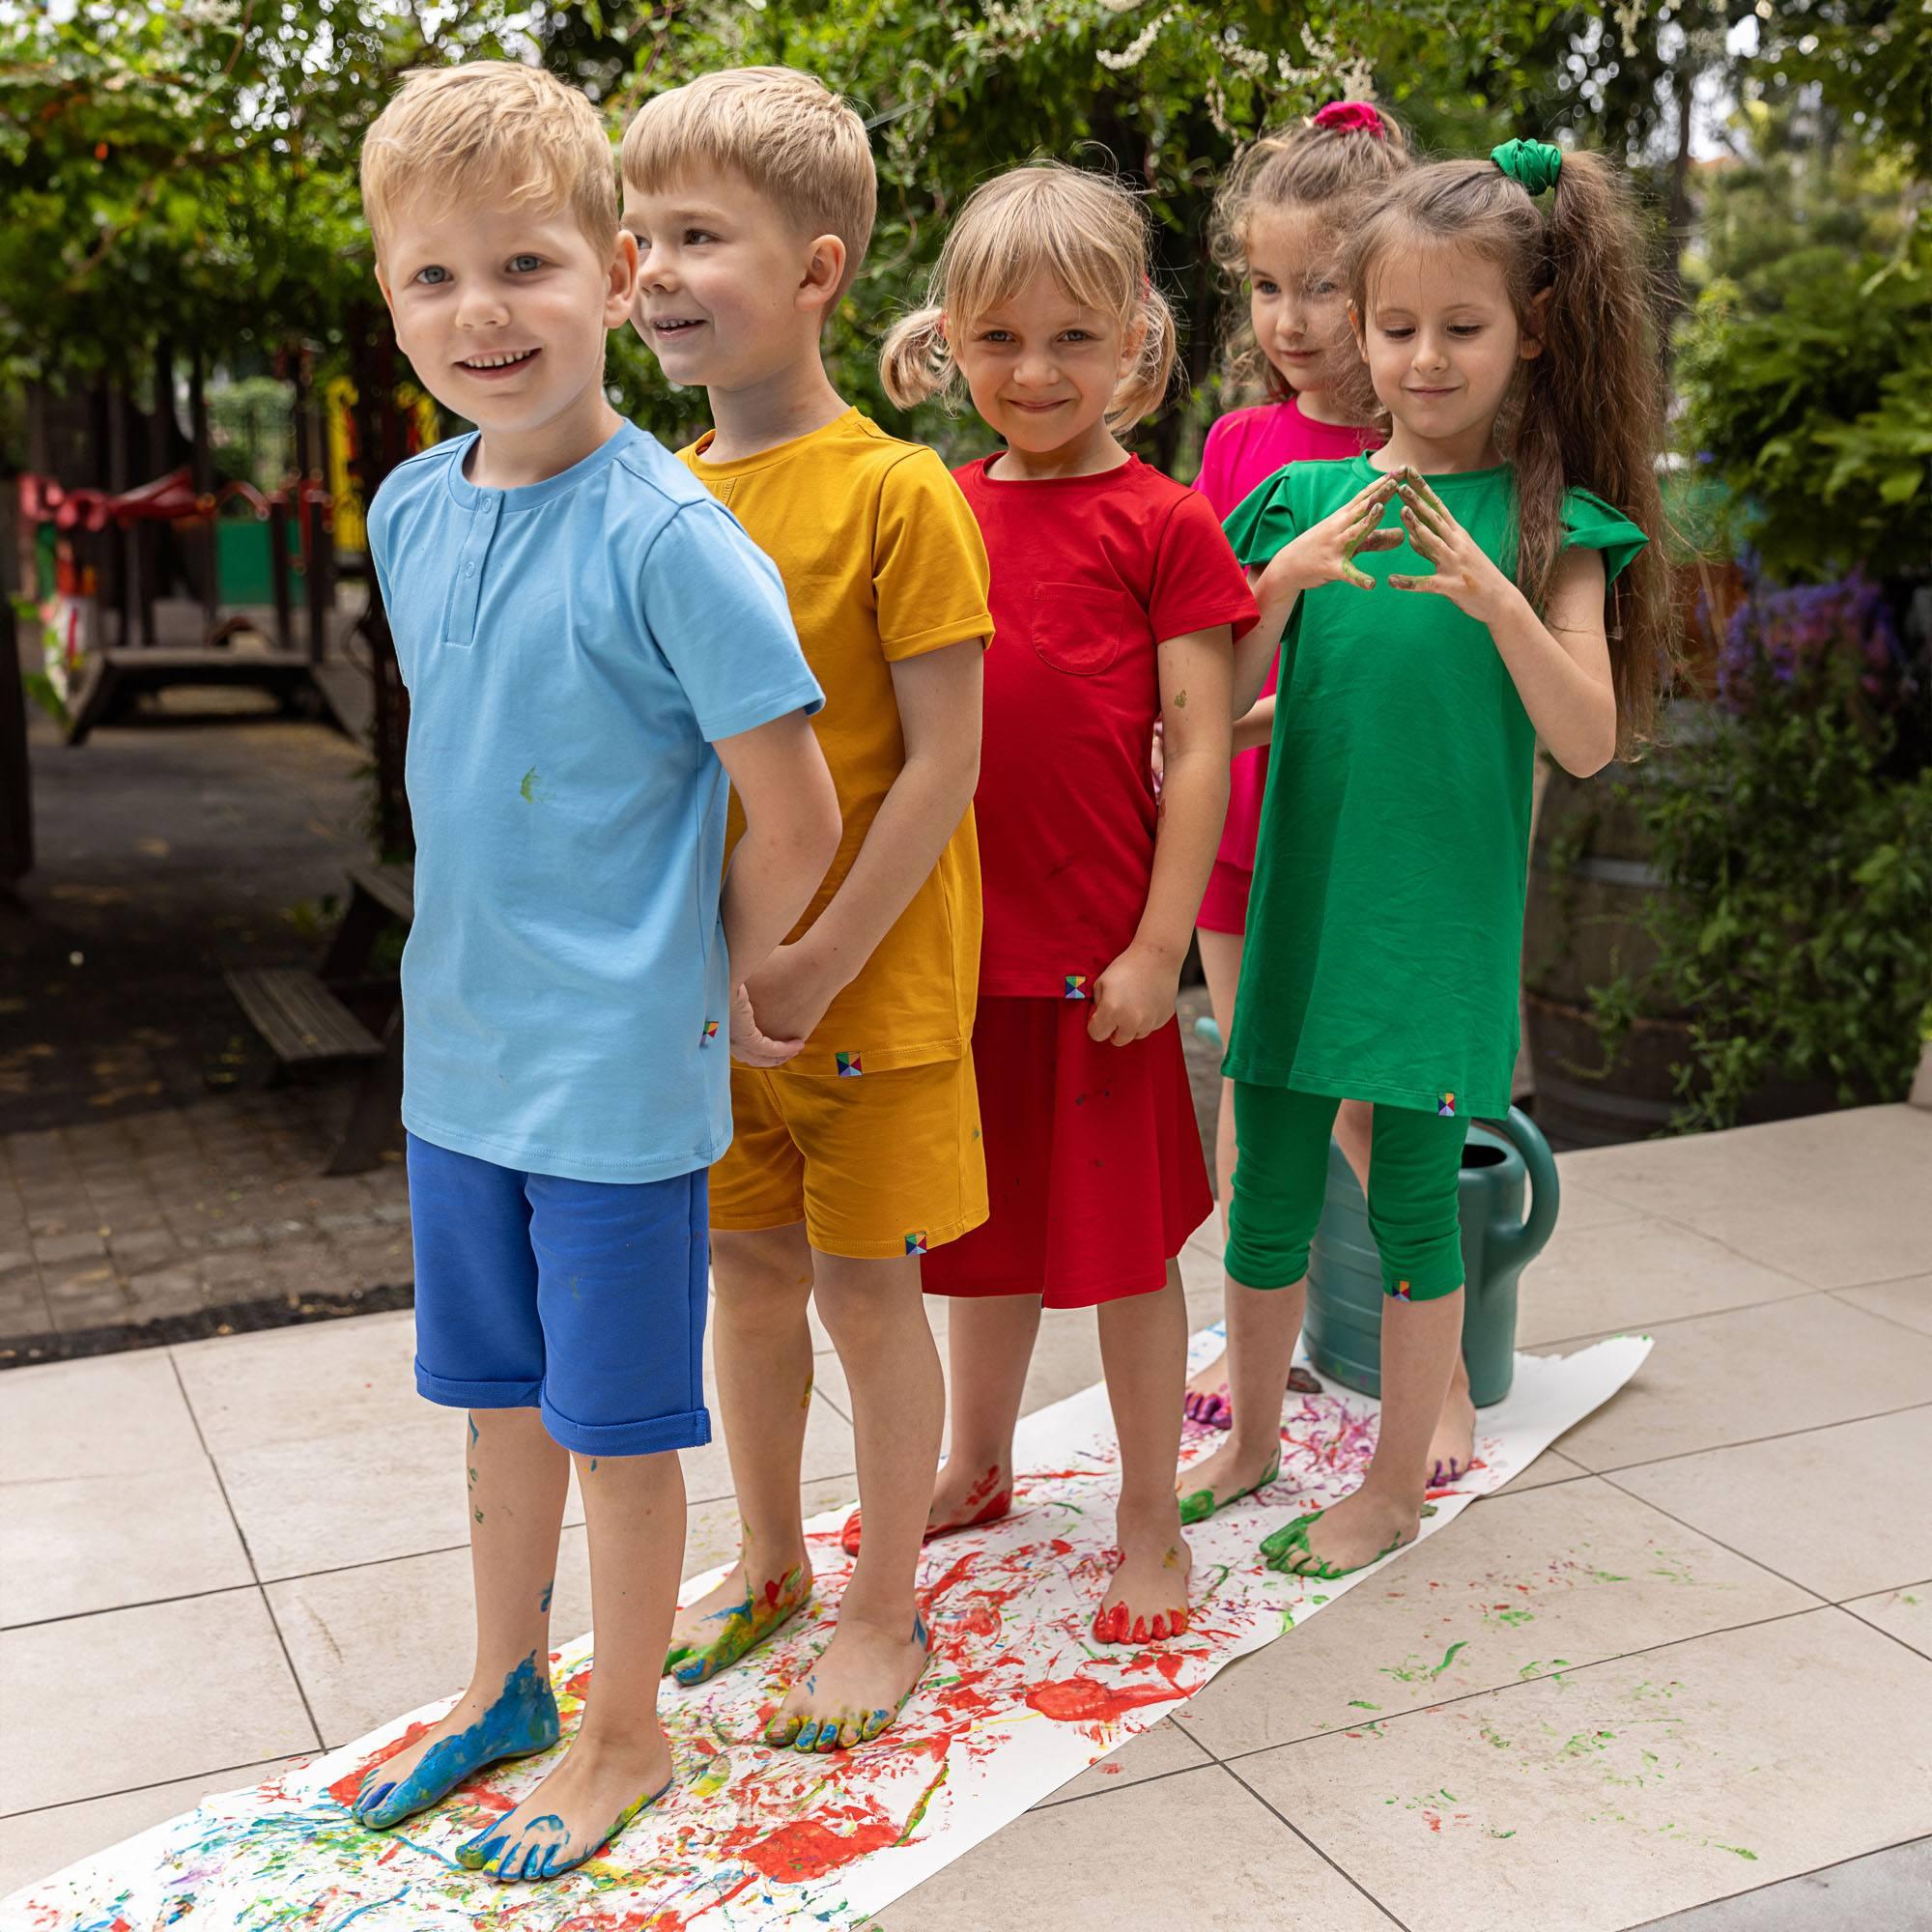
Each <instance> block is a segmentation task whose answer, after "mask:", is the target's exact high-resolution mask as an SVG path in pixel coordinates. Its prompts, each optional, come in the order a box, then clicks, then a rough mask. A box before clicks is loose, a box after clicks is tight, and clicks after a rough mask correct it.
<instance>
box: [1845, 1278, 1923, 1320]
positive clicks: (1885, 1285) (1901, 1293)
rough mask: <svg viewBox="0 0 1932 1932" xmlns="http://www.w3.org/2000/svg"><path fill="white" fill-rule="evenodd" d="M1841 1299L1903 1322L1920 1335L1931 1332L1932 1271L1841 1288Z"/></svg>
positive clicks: (1887, 1318)
mask: <svg viewBox="0 0 1932 1932" xmlns="http://www.w3.org/2000/svg"><path fill="white" fill-rule="evenodd" d="M1838 1299H1839V1300H1840V1301H1849V1302H1850V1303H1851V1304H1852V1306H1853V1307H1854V1308H1862V1309H1865V1310H1867V1311H1868V1312H1869V1313H1871V1314H1873V1315H1883V1316H1884V1317H1885V1318H1886V1320H1887V1321H1898V1322H1902V1323H1903V1324H1904V1325H1905V1326H1906V1327H1907V1328H1916V1329H1918V1332H1919V1333H1920V1334H1921V1335H1932V1274H1916V1275H1911V1276H1909V1277H1908V1278H1907V1279H1906V1280H1904V1281H1882V1282H1874V1283H1873V1284H1872V1285H1871V1286H1870V1287H1868V1288H1841V1289H1840V1290H1839V1291H1838Z"/></svg>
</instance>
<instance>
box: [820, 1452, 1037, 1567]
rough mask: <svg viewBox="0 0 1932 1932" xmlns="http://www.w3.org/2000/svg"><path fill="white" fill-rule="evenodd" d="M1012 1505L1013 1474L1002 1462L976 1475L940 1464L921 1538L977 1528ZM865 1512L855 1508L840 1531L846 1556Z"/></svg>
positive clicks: (854, 1548)
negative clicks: (930, 1506)
mask: <svg viewBox="0 0 1932 1932" xmlns="http://www.w3.org/2000/svg"><path fill="white" fill-rule="evenodd" d="M1012 1508H1013V1479H1012V1473H1011V1471H1010V1470H1009V1469H1008V1468H1007V1467H1006V1466H1005V1464H1004V1463H992V1464H991V1465H990V1466H989V1467H987V1468H984V1469H981V1470H980V1473H979V1474H978V1475H975V1476H969V1475H968V1474H967V1473H966V1471H965V1470H964V1469H959V1470H956V1471H955V1469H954V1468H953V1466H952V1463H944V1464H942V1465H941V1468H940V1471H939V1476H938V1480H937V1481H936V1482H934V1484H933V1486H932V1508H931V1509H930V1510H928V1511H927V1512H926V1518H925V1534H924V1535H923V1537H922V1538H921V1539H920V1541H921V1542H923V1543H930V1542H931V1541H932V1539H933V1538H934V1537H935V1536H951V1535H952V1532H953V1531H954V1530H956V1529H979V1528H980V1527H982V1526H983V1525H984V1524H986V1523H989V1522H998V1521H999V1520H1000V1519H1001V1518H1002V1517H1003V1516H1010V1515H1011V1514H1012ZM863 1514H864V1513H863V1512H862V1511H860V1510H854V1511H853V1512H852V1514H851V1515H850V1516H848V1517H847V1518H846V1519H845V1527H844V1529H843V1530H841V1531H840V1532H839V1536H838V1547H839V1548H841V1549H842V1550H844V1552H845V1554H846V1555H847V1556H856V1555H858V1553H859V1539H860V1537H861V1535H863V1533H864V1526H863V1524H862V1522H861V1520H860V1519H861V1517H862V1515H863Z"/></svg>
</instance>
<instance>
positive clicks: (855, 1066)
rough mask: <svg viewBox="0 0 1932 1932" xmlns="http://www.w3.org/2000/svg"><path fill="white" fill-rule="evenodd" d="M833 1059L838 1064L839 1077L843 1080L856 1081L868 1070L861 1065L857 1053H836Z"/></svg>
mask: <svg viewBox="0 0 1932 1932" xmlns="http://www.w3.org/2000/svg"><path fill="white" fill-rule="evenodd" d="M832 1057H833V1059H834V1060H836V1061H837V1062H838V1077H839V1079H841V1080H856V1079H858V1077H859V1076H860V1074H862V1073H863V1072H865V1070H866V1069H865V1068H864V1067H863V1066H861V1065H859V1056H858V1055H857V1054H856V1053H835V1054H834V1055H833V1056H832Z"/></svg>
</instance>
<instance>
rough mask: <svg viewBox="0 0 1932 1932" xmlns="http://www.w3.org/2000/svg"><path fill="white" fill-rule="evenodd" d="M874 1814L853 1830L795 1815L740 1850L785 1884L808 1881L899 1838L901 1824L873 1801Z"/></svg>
mask: <svg viewBox="0 0 1932 1932" xmlns="http://www.w3.org/2000/svg"><path fill="white" fill-rule="evenodd" d="M868 1808H869V1809H870V1810H871V1811H872V1813H873V1815H872V1816H871V1817H868V1818H863V1817H862V1818H860V1819H858V1820H857V1821H856V1823H855V1824H854V1826H853V1829H852V1830H851V1831H850V1832H835V1831H833V1830H832V1829H831V1828H830V1827H829V1826H828V1825H826V1824H824V1823H823V1822H822V1821H821V1820H819V1819H817V1818H795V1819H793V1820H792V1822H791V1823H790V1824H789V1825H781V1826H780V1827H779V1829H778V1830H777V1831H776V1832H774V1833H771V1834H770V1836H768V1837H764V1838H760V1839H759V1840H758V1842H757V1843H756V1844H754V1845H747V1846H745V1847H744V1848H743V1849H742V1850H740V1851H739V1852H738V1854H737V1856H738V1857H739V1858H742V1859H743V1860H744V1861H745V1862H746V1863H747V1864H749V1865H751V1866H752V1867H753V1869H754V1870H756V1871H759V1872H762V1873H763V1874H764V1875H765V1877H766V1878H768V1879H772V1880H774V1881H776V1882H777V1883H779V1884H781V1885H804V1884H806V1883H808V1882H809V1881H810V1880H811V1879H816V1878H826V1877H829V1876H830V1875H831V1874H832V1873H833V1872H836V1871H840V1870H842V1869H843V1868H844V1867H845V1866H846V1865H849V1864H850V1863H851V1862H852V1861H854V1860H855V1859H862V1858H864V1857H865V1856H866V1855H867V1853H868V1852H882V1851H884V1850H885V1849H886V1847H887V1846H888V1845H894V1844H896V1843H897V1842H898V1838H899V1827H898V1826H897V1825H895V1823H894V1822H893V1821H892V1819H890V1818H888V1817H886V1816H885V1815H884V1813H883V1812H881V1811H879V1809H878V1806H877V1805H875V1804H870V1805H869V1806H868Z"/></svg>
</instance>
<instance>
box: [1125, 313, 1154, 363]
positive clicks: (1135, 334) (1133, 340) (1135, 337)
mask: <svg viewBox="0 0 1932 1932" xmlns="http://www.w3.org/2000/svg"><path fill="white" fill-rule="evenodd" d="M1147 333H1148V326H1147V317H1146V316H1137V317H1135V319H1134V321H1133V323H1132V325H1131V326H1130V327H1128V329H1127V332H1126V333H1125V334H1124V335H1123V336H1122V337H1121V374H1122V376H1125V375H1127V374H1128V373H1129V372H1130V371H1132V370H1134V369H1137V368H1139V367H1140V360H1141V356H1142V355H1144V354H1145V353H1146V350H1147Z"/></svg>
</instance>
